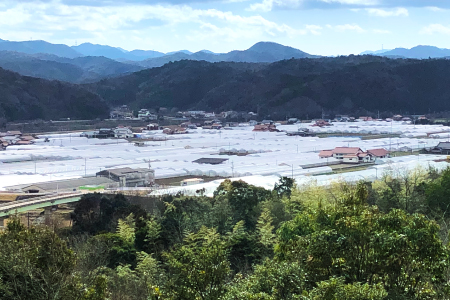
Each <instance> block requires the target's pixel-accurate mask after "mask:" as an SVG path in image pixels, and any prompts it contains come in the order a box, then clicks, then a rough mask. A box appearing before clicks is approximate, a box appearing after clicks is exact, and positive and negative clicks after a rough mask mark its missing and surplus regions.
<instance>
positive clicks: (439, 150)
mask: <svg viewBox="0 0 450 300" xmlns="http://www.w3.org/2000/svg"><path fill="white" fill-rule="evenodd" d="M430 151H431V153H435V154H445V155H450V142H440V143H439V144H438V145H437V146H436V147H434V148H432V149H431V150H430Z"/></svg>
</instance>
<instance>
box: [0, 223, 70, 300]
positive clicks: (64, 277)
mask: <svg viewBox="0 0 450 300" xmlns="http://www.w3.org/2000/svg"><path fill="white" fill-rule="evenodd" d="M74 266H75V254H74V253H73V251H72V250H70V249H69V248H68V247H67V244H66V243H65V242H63V241H62V240H61V239H60V238H59V237H58V236H57V235H56V234H55V233H53V232H51V231H49V230H47V229H45V228H42V229H41V228H35V227H30V228H25V227H24V226H23V225H22V224H21V223H20V221H19V220H18V219H15V218H13V219H12V220H11V221H10V222H8V225H7V228H6V230H5V231H4V232H2V233H0V298H1V299H61V300H62V299H74V298H71V297H69V295H73V294H72V291H73V290H74V289H76V287H75V285H74V281H73V278H72V271H73V269H74Z"/></svg>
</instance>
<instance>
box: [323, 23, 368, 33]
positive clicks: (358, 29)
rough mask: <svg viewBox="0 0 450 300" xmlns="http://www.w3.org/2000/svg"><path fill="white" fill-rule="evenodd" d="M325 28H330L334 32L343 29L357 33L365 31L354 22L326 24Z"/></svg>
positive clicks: (342, 30)
mask: <svg viewBox="0 0 450 300" xmlns="http://www.w3.org/2000/svg"><path fill="white" fill-rule="evenodd" d="M327 28H329V29H332V30H334V31H336V32H345V31H355V32H358V33H363V32H366V31H365V30H364V29H362V28H361V27H360V26H359V25H356V24H344V25H335V26H332V25H327Z"/></svg>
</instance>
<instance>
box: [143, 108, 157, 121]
mask: <svg viewBox="0 0 450 300" xmlns="http://www.w3.org/2000/svg"><path fill="white" fill-rule="evenodd" d="M138 118H139V119H141V120H152V121H153V120H157V119H158V116H157V115H155V114H152V113H151V112H150V111H149V110H148V109H145V108H143V109H141V110H139V112H138Z"/></svg>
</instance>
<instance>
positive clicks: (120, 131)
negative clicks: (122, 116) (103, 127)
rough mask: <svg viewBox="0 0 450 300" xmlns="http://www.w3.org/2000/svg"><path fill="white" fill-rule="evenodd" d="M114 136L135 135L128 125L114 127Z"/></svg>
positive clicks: (130, 136)
mask: <svg viewBox="0 0 450 300" xmlns="http://www.w3.org/2000/svg"><path fill="white" fill-rule="evenodd" d="M114 137H115V138H118V139H128V138H132V137H133V131H131V129H130V128H128V127H123V126H119V127H117V128H116V129H114Z"/></svg>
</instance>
